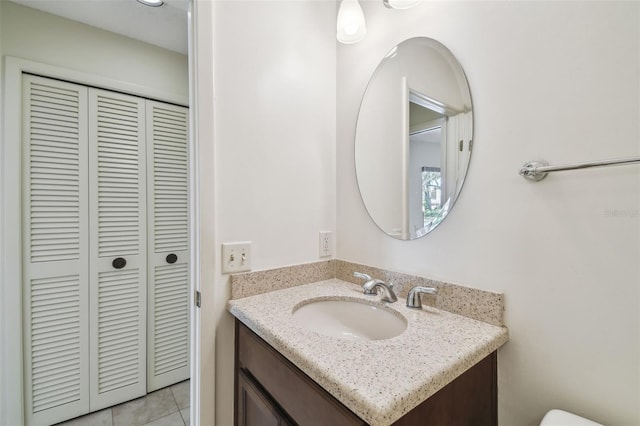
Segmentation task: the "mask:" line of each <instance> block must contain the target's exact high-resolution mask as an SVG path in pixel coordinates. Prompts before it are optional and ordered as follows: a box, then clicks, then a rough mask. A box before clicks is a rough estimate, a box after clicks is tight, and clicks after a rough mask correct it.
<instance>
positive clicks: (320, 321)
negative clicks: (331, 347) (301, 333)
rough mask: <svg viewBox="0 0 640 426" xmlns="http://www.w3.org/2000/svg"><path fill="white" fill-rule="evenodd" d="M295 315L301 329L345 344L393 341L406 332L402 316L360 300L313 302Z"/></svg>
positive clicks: (297, 308) (296, 311)
mask: <svg viewBox="0 0 640 426" xmlns="http://www.w3.org/2000/svg"><path fill="white" fill-rule="evenodd" d="M292 314H293V320H294V322H295V323H296V324H297V325H299V326H301V327H304V328H307V329H309V330H312V331H315V332H318V333H321V334H324V335H327V336H332V337H337V338H340V339H346V340H383V339H390V338H392V337H395V336H398V335H399V334H401V333H402V332H403V331H404V330H405V329H406V328H407V320H406V319H404V318H403V317H402V316H401V315H400V314H399V313H395V312H393V311H391V310H388V309H385V308H383V307H381V306H376V305H371V304H368V303H365V302H360V301H358V300H320V301H311V302H308V303H305V304H302V305H300V306H298V307H296V308H294V310H293V313H292Z"/></svg>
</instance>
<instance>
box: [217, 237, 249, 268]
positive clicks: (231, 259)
mask: <svg viewBox="0 0 640 426" xmlns="http://www.w3.org/2000/svg"><path fill="white" fill-rule="evenodd" d="M250 270H251V241H244V242H239V243H222V273H223V274H235V273H236V272H247V271H250Z"/></svg>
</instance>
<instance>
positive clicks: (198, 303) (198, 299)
mask: <svg viewBox="0 0 640 426" xmlns="http://www.w3.org/2000/svg"><path fill="white" fill-rule="evenodd" d="M200 304H201V297H200V292H199V291H198V290H196V306H197V307H198V308H199V307H200Z"/></svg>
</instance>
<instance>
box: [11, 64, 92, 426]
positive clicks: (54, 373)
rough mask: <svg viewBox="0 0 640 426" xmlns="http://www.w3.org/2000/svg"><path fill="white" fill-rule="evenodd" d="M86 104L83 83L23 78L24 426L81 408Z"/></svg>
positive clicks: (84, 384) (84, 381)
mask: <svg viewBox="0 0 640 426" xmlns="http://www.w3.org/2000/svg"><path fill="white" fill-rule="evenodd" d="M86 107H87V89H86V88H85V87H82V86H77V85H74V84H68V83H62V82H59V81H56V80H49V79H45V78H40V77H34V76H28V75H25V76H24V77H23V135H22V142H23V143H22V146H23V155H22V157H23V159H24V160H23V161H24V162H23V168H22V170H23V197H22V198H23V205H22V211H23V215H22V216H23V301H24V302H23V307H24V309H23V311H24V320H23V342H24V372H25V380H24V390H25V398H24V400H25V415H26V421H27V424H29V425H49V424H53V423H57V422H59V421H62V420H65V419H68V418H71V417H76V416H79V415H81V414H84V413H87V412H88V409H89V392H88V391H89V380H88V378H89V365H88V359H89V357H88V349H89V344H88V336H89V332H88V304H89V303H88V238H87V233H86V231H85V230H86V229H87V220H88V211H87V206H88V198H87V197H88V192H87V190H88V188H87V174H88V173H87V165H86V161H84V159H85V158H86V157H87V132H86V118H87V117H86V111H87V109H86ZM14 326H16V327H18V326H19V325H18V324H15V325H14ZM15 391H18V389H15Z"/></svg>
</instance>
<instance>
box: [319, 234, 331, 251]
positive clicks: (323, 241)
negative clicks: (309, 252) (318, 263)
mask: <svg viewBox="0 0 640 426" xmlns="http://www.w3.org/2000/svg"><path fill="white" fill-rule="evenodd" d="M331 239H332V238H331V231H320V257H328V256H331V255H332V249H333V242H332V241H331Z"/></svg>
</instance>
